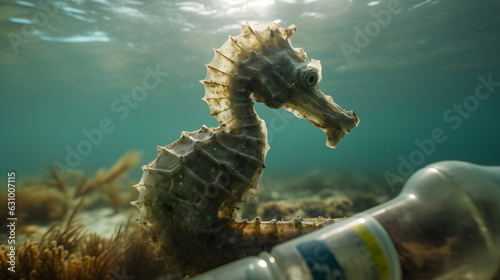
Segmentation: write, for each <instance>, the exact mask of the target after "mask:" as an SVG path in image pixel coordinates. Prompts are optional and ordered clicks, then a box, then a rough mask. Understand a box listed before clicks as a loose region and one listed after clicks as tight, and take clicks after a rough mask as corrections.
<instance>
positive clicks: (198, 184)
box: [132, 22, 359, 275]
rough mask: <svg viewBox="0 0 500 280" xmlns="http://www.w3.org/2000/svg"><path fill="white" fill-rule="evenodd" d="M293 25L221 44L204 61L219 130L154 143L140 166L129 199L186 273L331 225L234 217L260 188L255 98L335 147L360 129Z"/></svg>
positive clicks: (260, 133) (261, 143)
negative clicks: (298, 42)
mask: <svg viewBox="0 0 500 280" xmlns="http://www.w3.org/2000/svg"><path fill="white" fill-rule="evenodd" d="M295 31H296V27H295V25H291V26H289V27H287V28H281V27H280V26H279V25H278V24H277V23H275V22H269V23H267V24H263V25H258V26H253V27H251V26H250V25H249V24H248V23H247V24H242V26H241V34H240V35H238V36H236V37H232V36H229V39H228V40H227V41H226V42H225V43H224V44H223V45H222V46H221V47H220V48H219V49H214V51H215V55H214V58H213V59H212V61H211V62H210V63H209V64H206V67H207V75H206V77H205V79H204V80H201V81H200V82H201V83H202V84H203V85H204V87H205V96H204V97H203V98H202V99H203V100H204V101H206V103H207V104H208V106H209V107H210V115H211V116H214V117H215V118H216V119H217V121H218V122H219V124H220V126H219V127H217V128H208V127H206V126H202V128H201V129H200V130H198V131H194V132H185V131H183V132H182V134H181V137H180V139H178V140H177V141H175V142H174V143H171V144H169V145H167V146H165V147H158V156H157V157H156V159H155V160H154V161H153V162H151V163H150V164H149V165H145V166H143V167H142V170H143V176H142V178H141V180H140V182H139V183H138V184H136V185H134V187H135V188H136V189H137V190H138V191H139V198H138V199H137V201H133V202H132V205H135V206H136V207H137V208H138V209H139V210H140V213H141V217H140V218H139V219H138V223H139V224H140V225H142V226H143V227H144V228H145V229H146V231H147V233H148V237H149V241H150V242H152V243H154V244H155V245H156V246H157V248H158V250H159V252H160V254H162V255H163V256H164V257H165V258H166V259H167V260H168V261H169V263H170V264H171V265H172V266H173V267H174V268H175V269H177V270H178V271H180V272H181V273H183V274H184V275H195V274H198V273H201V272H204V271H206V270H208V269H211V268H214V267H217V266H219V265H222V264H224V263H227V262H230V261H232V260H235V259H238V258H241V257H244V256H247V255H251V254H257V253H259V252H260V251H262V250H270V249H271V248H272V247H273V246H274V245H276V244H278V243H280V242H283V241H285V240H288V239H291V238H293V237H296V236H298V235H301V234H304V233H307V232H309V231H312V230H314V229H317V228H319V227H322V226H323V225H324V224H326V223H327V222H328V220H327V219H321V218H318V219H302V218H300V217H297V218H295V219H293V220H292V221H276V220H272V221H268V222H264V221H261V219H260V218H259V217H257V218H255V219H254V220H253V221H247V220H243V221H236V220H235V219H234V218H235V213H237V211H238V209H240V208H241V207H243V206H244V205H245V204H246V203H248V201H249V200H250V198H251V197H252V196H253V195H254V194H255V193H257V191H258V182H259V180H260V177H261V175H262V171H263V169H264V167H265V164H264V161H265V157H266V153H267V151H268V149H269V145H268V140H267V129H266V125H265V122H264V121H263V120H261V119H260V118H259V117H258V116H257V113H256V112H255V109H254V106H253V104H254V103H253V101H252V99H253V100H255V101H256V102H262V103H264V104H265V105H266V106H267V107H270V108H272V109H278V108H285V109H286V110H288V111H290V112H292V113H293V114H295V115H296V116H297V117H299V118H304V119H306V120H308V121H309V122H311V123H312V124H314V125H315V126H316V127H319V128H321V129H322V130H323V131H324V132H325V133H326V136H327V141H326V145H327V146H328V147H332V148H333V147H334V148H336V147H337V144H338V142H339V140H340V139H342V138H344V136H345V133H349V132H350V131H351V129H353V128H354V127H356V126H357V125H358V123H359V118H358V117H357V115H356V114H355V113H354V112H353V111H345V110H344V109H342V108H341V107H340V106H338V105H337V104H336V103H335V102H334V101H333V99H332V97H330V96H328V95H325V94H324V93H323V92H322V91H321V90H320V89H319V87H318V84H319V82H320V81H321V78H322V76H321V64H320V61H319V60H314V59H312V60H310V61H309V59H308V57H307V54H306V52H304V50H303V49H302V48H294V47H293V46H292V44H291V40H290V38H291V37H292V35H293V34H294V33H295Z"/></svg>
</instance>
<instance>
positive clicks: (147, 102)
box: [0, 0, 500, 185]
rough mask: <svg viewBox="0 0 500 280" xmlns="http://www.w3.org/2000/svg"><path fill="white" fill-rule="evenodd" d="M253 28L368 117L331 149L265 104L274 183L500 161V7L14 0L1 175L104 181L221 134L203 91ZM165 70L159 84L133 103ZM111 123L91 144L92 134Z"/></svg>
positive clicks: (0, 56)
mask: <svg viewBox="0 0 500 280" xmlns="http://www.w3.org/2000/svg"><path fill="white" fill-rule="evenodd" d="M49 3H50V4H49ZM390 7H392V9H391V8H390ZM387 14H389V15H390V18H388V17H385V18H384V17H383V15H387ZM377 15H378V16H379V17H382V19H380V18H379V19H378V21H377ZM244 21H248V22H250V23H251V24H257V23H263V22H267V21H277V22H279V23H280V25H281V26H283V27H286V26H288V25H290V24H295V25H296V26H297V32H296V34H295V35H294V36H293V38H292V44H293V46H295V47H302V48H304V50H305V51H306V52H307V54H308V56H309V58H314V59H319V60H321V63H322V67H323V81H322V82H321V84H320V88H321V90H322V91H323V92H324V93H326V94H329V95H331V96H332V97H333V99H334V100H335V102H337V103H338V104H339V105H340V106H342V107H343V108H344V109H347V110H351V109H352V110H354V111H355V112H356V113H357V114H358V116H359V117H360V120H361V122H360V124H359V126H358V127H356V128H355V129H354V130H353V131H352V133H350V134H349V135H347V136H346V139H343V140H342V141H341V142H340V145H339V148H338V149H329V148H327V147H326V146H325V141H326V137H325V135H324V133H323V132H322V131H321V130H320V129H318V128H315V127H314V126H313V125H311V124H310V123H308V122H307V121H305V120H302V119H297V118H295V117H294V116H293V115H292V114H291V113H288V112H286V111H284V110H279V111H275V110H271V109H269V108H266V107H265V106H262V105H260V104H258V106H257V112H258V113H259V115H260V117H261V118H262V119H264V120H265V121H266V122H267V126H268V129H269V130H270V146H271V149H270V151H269V153H268V155H267V160H266V165H267V167H266V170H265V172H264V177H266V176H272V175H273V174H274V175H285V176H292V175H293V176H300V175H301V174H305V173H308V172H310V171H311V170H315V169H324V170H328V171H329V172H330V171H331V172H332V173H334V172H340V171H342V172H353V173H356V174H362V173H370V174H373V175H374V176H378V177H380V178H384V179H386V178H387V176H388V174H390V179H388V180H386V181H387V183H388V184H389V185H390V184H391V180H394V178H396V179H398V178H403V179H404V178H406V177H408V176H409V174H411V173H412V171H413V170H414V169H418V168H420V167H423V166H425V165H426V164H429V163H432V162H436V161H440V160H452V159H453V160H464V161H469V162H473V163H478V164H486V165H499V164H500V145H499V143H500V132H499V127H500V125H499V124H500V117H499V114H498V111H499V110H500V96H499V95H500V86H499V85H498V84H496V85H495V86H490V88H489V90H488V88H487V87H485V86H482V87H481V88H479V95H475V92H476V89H477V88H478V86H480V85H482V84H484V83H481V78H479V77H482V79H485V80H488V79H490V80H493V81H495V82H496V83H500V67H499V66H500V55H499V51H498V46H499V45H500V3H499V1H465V0H462V1H451V0H441V1H430V0H419V1H403V0H401V1H338V0H334V1H331V0H328V1H326V0H324V1H313V0H308V1H305V0H286V1H272V0H261V1H199V2H195V1H185V2H182V1H143V2H139V1H117V0H115V1H112V0H102V1H83V0H81V1H54V2H52V1H50V2H49V1H1V2H0V49H1V52H0V96H1V99H0V133H1V140H0V141H1V145H0V157H1V163H0V170H1V171H2V173H3V174H6V173H7V171H9V170H15V171H16V172H17V174H18V178H22V177H28V176H37V175H40V174H43V173H44V172H47V171H48V170H49V165H48V163H50V162H57V163H59V165H60V166H63V167H67V168H77V169H81V170H84V171H85V172H87V173H89V174H93V173H94V172H95V170H96V169H97V168H99V167H103V166H110V165H111V164H112V163H114V162H115V161H116V160H117V159H118V158H119V157H120V156H121V155H122V154H123V153H125V152H126V151H128V150H131V149H135V150H141V151H144V155H143V158H142V163H143V164H147V163H149V162H150V161H152V160H153V159H154V158H155V156H156V154H157V152H156V146H159V145H161V146H163V145H167V144H169V143H171V142H173V141H175V140H177V139H178V137H179V136H180V133H181V131H183V130H184V131H194V130H197V129H199V128H200V127H201V126H202V125H207V126H209V127H210V126H212V127H215V126H217V125H218V124H217V122H216V120H215V119H214V118H213V117H210V116H209V109H208V106H207V105H206V103H205V102H204V101H202V100H201V97H203V95H204V88H203V85H202V84H200V83H199V81H198V80H200V79H203V78H204V77H205V73H206V69H205V67H204V66H203V63H208V62H209V61H210V60H211V59H212V57H213V51H212V50H211V49H212V48H217V47H219V46H221V45H222V44H223V43H224V42H225V40H227V35H228V34H231V35H237V34H239V33H240V27H239V26H240V23H241V22H244ZM377 26H378V28H377ZM359 30H361V33H363V34H364V35H361V34H360V33H359V32H360V31H359ZM368 33H369V34H371V36H368ZM364 36H365V37H364ZM363 37H364V39H365V40H362V39H363ZM367 38H368V40H366V39H367ZM148 69H149V70H148ZM151 69H158V70H157V71H160V72H161V73H162V74H161V75H160V76H157V79H156V80H150V81H151V83H154V81H156V82H157V86H156V87H154V88H152V87H151V89H150V90H146V95H145V97H144V99H143V100H140V101H138V102H132V103H133V105H130V104H131V103H130V104H127V103H126V102H125V101H123V99H122V98H123V97H122V96H123V95H130V94H131V92H132V91H133V90H134V89H135V90H139V89H137V88H136V87H141V86H143V79H144V77H145V76H146V75H147V74H148V73H150V72H151ZM165 73H168V75H167V74H165ZM143 87H144V86H143ZM479 97H481V98H479ZM457 106H462V109H461V110H462V111H461V112H459V111H458V109H457V108H459V107H457ZM450 110H451V111H450ZM101 122H103V126H104V128H105V129H104V130H105V131H104V132H102V139H100V137H96V138H95V141H94V143H91V145H88V143H90V142H91V141H89V140H88V138H87V136H85V135H84V133H83V131H84V130H86V131H88V132H89V133H90V134H92V133H95V131H96V129H100V123H101ZM111 130H112V131H111ZM94 135H95V134H94ZM433 135H434V136H433ZM432 137H434V139H433V138H432ZM85 141H87V144H86V143H84V142H85ZM82 143H84V144H82ZM417 143H421V144H417ZM79 145H80V152H78V147H79ZM89 147H90V148H89ZM71 150H72V151H75V152H76V153H77V154H78V155H79V157H80V159H79V160H78V159H77V158H75V156H74V155H70V154H72V152H70V151H71ZM82 151H83V152H82ZM140 174H141V171H140V169H139V168H137V170H135V171H133V174H132V176H137V179H138V180H139V178H140ZM394 176H396V177H394ZM6 178H7V177H6V175H5V180H6Z"/></svg>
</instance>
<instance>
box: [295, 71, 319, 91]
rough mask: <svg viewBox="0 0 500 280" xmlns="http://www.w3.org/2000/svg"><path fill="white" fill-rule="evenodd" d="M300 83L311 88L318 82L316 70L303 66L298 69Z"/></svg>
mask: <svg viewBox="0 0 500 280" xmlns="http://www.w3.org/2000/svg"><path fill="white" fill-rule="evenodd" d="M299 82H300V85H301V86H303V87H305V88H313V87H315V86H316V85H317V84H318V70H316V69H314V68H305V69H302V70H301V71H300V77H299Z"/></svg>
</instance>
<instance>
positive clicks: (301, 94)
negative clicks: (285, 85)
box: [283, 87, 359, 148]
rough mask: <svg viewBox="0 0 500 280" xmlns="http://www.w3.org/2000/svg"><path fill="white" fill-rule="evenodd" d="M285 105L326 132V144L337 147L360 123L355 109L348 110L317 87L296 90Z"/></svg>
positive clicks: (287, 108)
mask: <svg viewBox="0 0 500 280" xmlns="http://www.w3.org/2000/svg"><path fill="white" fill-rule="evenodd" d="M283 107H284V108H285V109H286V110H288V111H290V112H292V113H294V114H295V115H296V116H297V117H299V118H304V119H306V120H308V121H309V122H311V123H312V124H314V125H315V126H316V127H319V128H321V129H322V130H323V131H324V132H325V133H326V137H327V139H326V145H327V146H328V147H330V148H337V145H338V142H339V141H340V139H342V138H344V136H345V134H346V133H349V132H350V131H351V130H352V129H353V128H354V127H356V126H357V125H358V123H359V118H358V116H357V115H356V114H355V113H354V112H353V111H346V110H344V109H342V108H341V107H340V106H339V105H337V104H336V103H335V102H333V99H332V97H331V96H329V95H325V94H324V93H323V92H322V91H321V90H319V89H318V88H317V87H316V88H313V89H310V90H295V91H294V92H293V97H292V98H291V99H290V101H289V102H287V103H285V104H283Z"/></svg>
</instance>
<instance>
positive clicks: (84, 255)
mask: <svg viewBox="0 0 500 280" xmlns="http://www.w3.org/2000/svg"><path fill="white" fill-rule="evenodd" d="M80 206H81V203H80V204H79V205H78V206H77V207H76V208H75V209H74V210H73V211H72V213H71V215H70V216H69V218H68V219H67V220H65V221H60V222H56V223H55V224H54V225H53V226H52V227H51V228H50V229H49V230H48V231H47V233H46V234H45V235H44V236H43V237H42V238H41V240H40V241H39V242H33V241H26V242H24V243H23V244H22V245H20V246H17V247H16V250H15V256H16V258H15V272H11V271H8V270H7V268H8V267H11V265H10V264H9V263H7V261H9V260H10V259H9V253H10V247H8V246H6V245H1V246H0V279H34V280H35V279H55V280H57V279H61V280H63V279H65V280H66V279H82V280H90V279H96V280H101V279H103V280H105V279H119V277H120V276H123V277H125V276H126V275H128V276H130V277H133V279H156V278H158V277H160V276H162V275H165V274H166V272H167V266H166V264H165V262H164V261H163V260H162V259H160V258H157V257H156V253H155V252H154V248H153V247H152V246H149V245H148V244H144V242H142V241H140V240H142V239H143V238H144V235H145V233H144V230H142V232H141V231H138V230H131V229H130V227H129V226H126V227H125V228H123V229H122V228H119V230H118V231H117V232H116V233H115V234H114V236H112V237H110V238H103V237H101V236H99V235H97V234H95V233H94V234H90V235H85V227H84V225H82V224H80V223H78V222H77V221H76V220H75V217H76V213H77V211H78V209H79V207H80ZM122 279H125V278H122Z"/></svg>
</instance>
